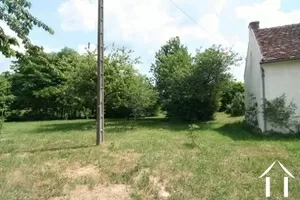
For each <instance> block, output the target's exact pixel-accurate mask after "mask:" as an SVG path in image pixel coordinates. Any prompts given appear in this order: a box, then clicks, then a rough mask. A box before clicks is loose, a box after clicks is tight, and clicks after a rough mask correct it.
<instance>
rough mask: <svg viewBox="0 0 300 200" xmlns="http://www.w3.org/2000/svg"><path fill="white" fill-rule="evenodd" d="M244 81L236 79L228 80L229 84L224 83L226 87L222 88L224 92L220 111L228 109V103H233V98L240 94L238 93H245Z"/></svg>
mask: <svg viewBox="0 0 300 200" xmlns="http://www.w3.org/2000/svg"><path fill="white" fill-rule="evenodd" d="M244 91H245V89H244V83H242V82H236V81H232V80H230V81H228V83H227V84H224V88H223V89H222V94H221V102H220V103H221V106H220V109H219V111H220V112H223V111H225V110H226V108H227V106H228V105H231V104H232V101H233V98H234V97H235V96H236V95H237V94H238V93H242V94H243V93H244Z"/></svg>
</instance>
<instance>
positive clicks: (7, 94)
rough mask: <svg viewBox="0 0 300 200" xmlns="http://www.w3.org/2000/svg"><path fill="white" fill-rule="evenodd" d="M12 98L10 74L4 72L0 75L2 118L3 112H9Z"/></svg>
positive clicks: (0, 109) (0, 114)
mask: <svg viewBox="0 0 300 200" xmlns="http://www.w3.org/2000/svg"><path fill="white" fill-rule="evenodd" d="M13 100H14V96H13V95H12V93H11V74H10V73H8V72H4V73H2V74H0V116H1V117H2V116H4V113H5V111H7V110H9V108H10V105H11V103H12V102H13Z"/></svg>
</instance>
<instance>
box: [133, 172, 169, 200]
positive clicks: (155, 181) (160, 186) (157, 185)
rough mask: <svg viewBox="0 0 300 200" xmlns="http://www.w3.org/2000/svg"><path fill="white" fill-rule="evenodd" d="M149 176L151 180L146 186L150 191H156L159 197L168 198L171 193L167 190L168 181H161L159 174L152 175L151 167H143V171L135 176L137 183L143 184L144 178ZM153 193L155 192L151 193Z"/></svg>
mask: <svg viewBox="0 0 300 200" xmlns="http://www.w3.org/2000/svg"><path fill="white" fill-rule="evenodd" d="M145 177H148V179H149V182H148V185H147V186H145V187H146V188H147V189H146V190H148V191H152V193H153V191H155V193H157V196H158V197H159V199H167V198H168V197H169V196H170V193H169V192H168V191H166V187H165V186H166V182H163V181H160V179H159V178H158V177H157V176H153V175H150V169H148V168H146V169H142V170H141V172H140V173H139V174H138V176H136V177H135V178H134V182H135V184H136V185H139V184H141V182H142V179H143V178H145ZM149 195H153V194H149Z"/></svg>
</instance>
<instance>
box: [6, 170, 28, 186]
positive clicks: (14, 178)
mask: <svg viewBox="0 0 300 200" xmlns="http://www.w3.org/2000/svg"><path fill="white" fill-rule="evenodd" d="M6 180H7V183H8V184H9V185H10V186H12V187H16V186H17V187H18V186H21V185H23V184H26V179H25V177H24V175H23V173H22V171H21V170H19V169H16V170H14V171H12V172H11V173H9V174H7V176H6Z"/></svg>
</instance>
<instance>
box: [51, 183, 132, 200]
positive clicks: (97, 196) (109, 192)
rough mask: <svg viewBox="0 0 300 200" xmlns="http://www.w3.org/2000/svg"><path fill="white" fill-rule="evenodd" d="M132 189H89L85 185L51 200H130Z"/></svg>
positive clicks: (100, 187)
mask: <svg viewBox="0 0 300 200" xmlns="http://www.w3.org/2000/svg"><path fill="white" fill-rule="evenodd" d="M130 199H131V198H130V187H129V186H127V185H124V184H114V185H108V186H103V185H98V186H95V187H93V188H92V189H89V188H88V187H87V186H85V185H80V186H77V187H76V188H75V189H74V190H72V191H70V192H69V194H67V195H65V196H61V197H54V198H51V200H130Z"/></svg>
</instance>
